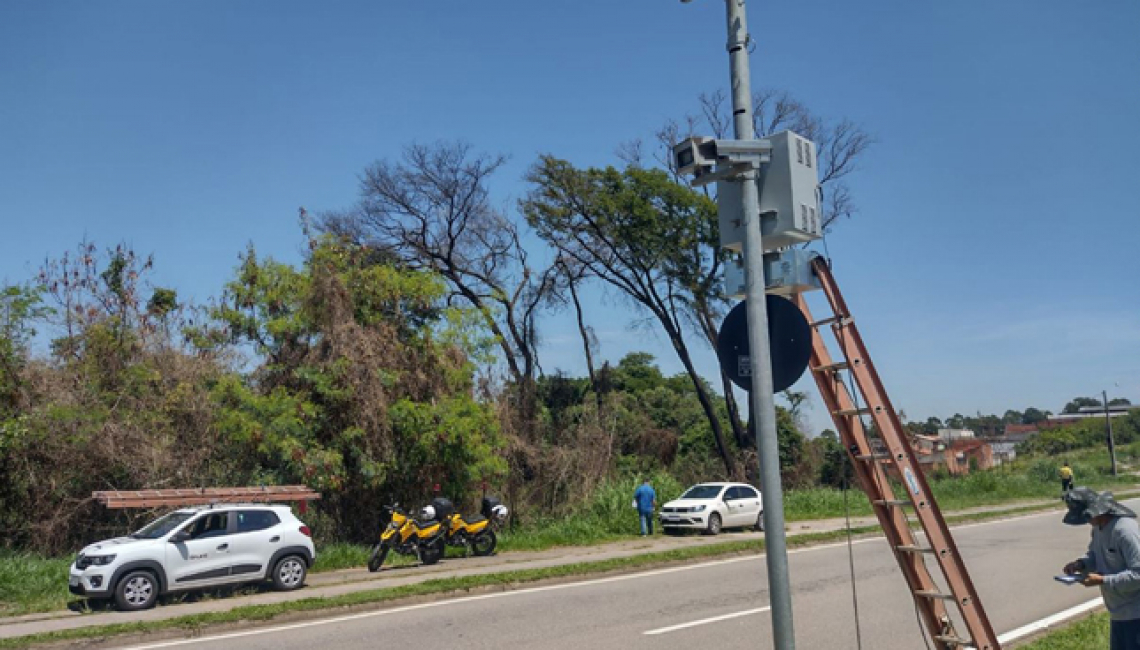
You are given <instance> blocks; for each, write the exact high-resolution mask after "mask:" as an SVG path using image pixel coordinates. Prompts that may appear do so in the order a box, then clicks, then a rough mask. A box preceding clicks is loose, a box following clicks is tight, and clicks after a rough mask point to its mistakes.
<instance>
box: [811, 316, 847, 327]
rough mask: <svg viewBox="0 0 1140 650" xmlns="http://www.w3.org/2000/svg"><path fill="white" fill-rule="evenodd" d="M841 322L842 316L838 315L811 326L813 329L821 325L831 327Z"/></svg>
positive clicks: (818, 321)
mask: <svg viewBox="0 0 1140 650" xmlns="http://www.w3.org/2000/svg"><path fill="white" fill-rule="evenodd" d="M841 320H843V317H842V316H838V315H836V316H828V317H827V318H824V319H823V320H817V321H815V322H814V323H812V324H811V326H812V327H819V326H821V325H830V324H831V323H838V322H839V321H841Z"/></svg>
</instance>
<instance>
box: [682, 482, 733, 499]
mask: <svg viewBox="0 0 1140 650" xmlns="http://www.w3.org/2000/svg"><path fill="white" fill-rule="evenodd" d="M723 489H724V488H723V487H722V486H720V485H694V486H693V487H691V488H689V489H688V490H685V493H684V494H682V495H681V498H682V499H715V498H716V497H717V495H718V494H720V491H721V490H723Z"/></svg>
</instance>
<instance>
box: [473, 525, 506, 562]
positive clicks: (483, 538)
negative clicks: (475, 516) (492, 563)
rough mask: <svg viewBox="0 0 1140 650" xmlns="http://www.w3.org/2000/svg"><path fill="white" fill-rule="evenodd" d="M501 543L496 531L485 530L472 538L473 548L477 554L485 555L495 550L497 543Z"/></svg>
mask: <svg viewBox="0 0 1140 650" xmlns="http://www.w3.org/2000/svg"><path fill="white" fill-rule="evenodd" d="M498 543H499V540H498V538H496V537H495V531H493V530H485V531H483V532H481V533H479V534H478V535H476V536H475V537H473V538H472V539H471V550H473V551H474V552H475V555H477V556H479V557H483V556H486V555H490V554H492V553H494V552H495V545H496V544H498Z"/></svg>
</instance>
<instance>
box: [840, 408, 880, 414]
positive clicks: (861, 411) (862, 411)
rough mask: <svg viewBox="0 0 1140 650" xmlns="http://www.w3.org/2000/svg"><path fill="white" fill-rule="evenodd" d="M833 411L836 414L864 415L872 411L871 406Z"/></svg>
mask: <svg viewBox="0 0 1140 650" xmlns="http://www.w3.org/2000/svg"><path fill="white" fill-rule="evenodd" d="M833 412H834V413H835V414H836V415H864V414H867V413H870V412H871V409H869V408H859V409H839V410H838V411H833Z"/></svg>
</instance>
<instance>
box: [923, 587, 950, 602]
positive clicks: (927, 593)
mask: <svg viewBox="0 0 1140 650" xmlns="http://www.w3.org/2000/svg"><path fill="white" fill-rule="evenodd" d="M914 595H915V596H919V597H920V598H936V599H941V600H958V599H957V598H955V597H954V594H944V593H942V592H941V591H934V590H931V589H919V590H918V591H916V592H914Z"/></svg>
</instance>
